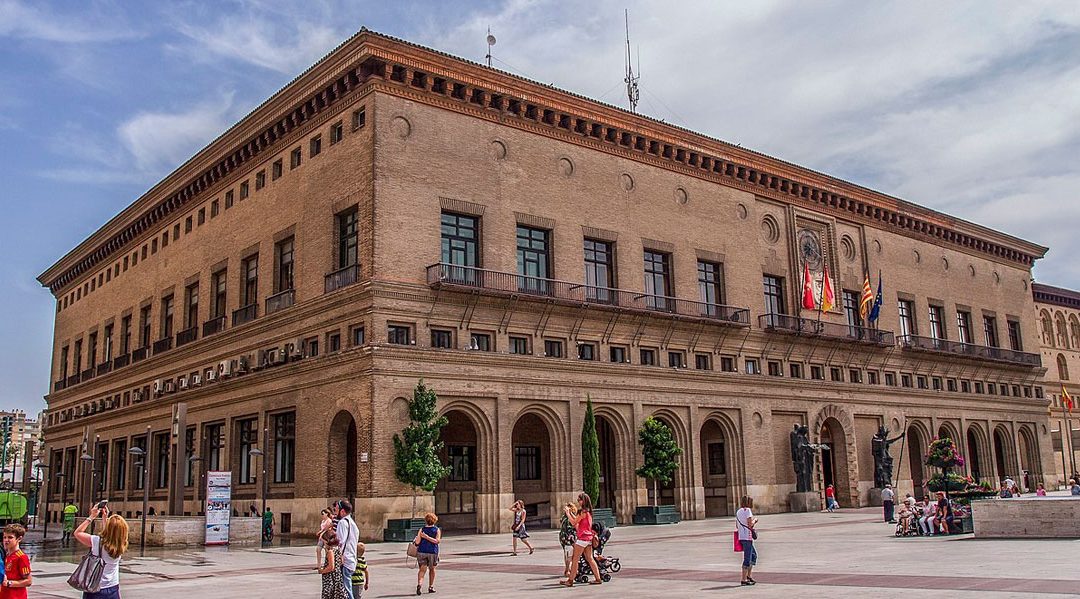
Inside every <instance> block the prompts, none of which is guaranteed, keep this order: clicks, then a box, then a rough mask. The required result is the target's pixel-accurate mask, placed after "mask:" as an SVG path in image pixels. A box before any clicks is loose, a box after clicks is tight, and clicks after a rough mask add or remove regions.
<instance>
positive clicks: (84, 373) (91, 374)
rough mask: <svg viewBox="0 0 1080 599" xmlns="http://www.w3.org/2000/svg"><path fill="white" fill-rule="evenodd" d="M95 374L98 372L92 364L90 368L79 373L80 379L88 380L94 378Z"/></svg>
mask: <svg viewBox="0 0 1080 599" xmlns="http://www.w3.org/2000/svg"><path fill="white" fill-rule="evenodd" d="M95 374H97V372H96V371H95V370H94V367H93V366H91V367H90V368H87V369H86V370H84V371H82V374H80V375H79V380H82V381H88V380H90V379H92V378H94V375H95Z"/></svg>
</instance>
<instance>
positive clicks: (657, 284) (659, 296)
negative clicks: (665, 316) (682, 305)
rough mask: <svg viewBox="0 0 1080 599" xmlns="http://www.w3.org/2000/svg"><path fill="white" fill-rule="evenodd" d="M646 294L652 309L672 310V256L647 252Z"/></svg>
mask: <svg viewBox="0 0 1080 599" xmlns="http://www.w3.org/2000/svg"><path fill="white" fill-rule="evenodd" d="M645 294H646V296H647V297H646V304H647V305H648V307H649V308H650V309H653V310H670V309H672V306H670V305H669V298H670V296H671V295H673V293H672V285H671V254H668V253H665V252H657V251H652V250H645Z"/></svg>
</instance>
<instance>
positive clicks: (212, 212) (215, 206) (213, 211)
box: [162, 200, 221, 241]
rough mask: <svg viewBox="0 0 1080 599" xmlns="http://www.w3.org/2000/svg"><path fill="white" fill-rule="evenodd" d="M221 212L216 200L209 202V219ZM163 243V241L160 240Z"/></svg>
mask: <svg viewBox="0 0 1080 599" xmlns="http://www.w3.org/2000/svg"><path fill="white" fill-rule="evenodd" d="M220 212H221V204H220V203H218V201H217V200H214V201H213V202H210V218H217V215H218V214H219V213H220ZM162 241H164V240H162Z"/></svg>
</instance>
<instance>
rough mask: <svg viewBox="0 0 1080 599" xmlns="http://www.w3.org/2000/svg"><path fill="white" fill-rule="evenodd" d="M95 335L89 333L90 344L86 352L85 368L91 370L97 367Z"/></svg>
mask: <svg viewBox="0 0 1080 599" xmlns="http://www.w3.org/2000/svg"><path fill="white" fill-rule="evenodd" d="M97 336H98V334H97V333H90V337H89V339H90V343H89V345H88V347H87V352H86V366H87V368H93V367H94V366H97Z"/></svg>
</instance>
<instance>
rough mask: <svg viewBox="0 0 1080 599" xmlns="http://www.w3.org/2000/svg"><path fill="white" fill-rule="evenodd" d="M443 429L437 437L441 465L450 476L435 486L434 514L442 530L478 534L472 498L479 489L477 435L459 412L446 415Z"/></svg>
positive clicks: (469, 421)
mask: <svg viewBox="0 0 1080 599" xmlns="http://www.w3.org/2000/svg"><path fill="white" fill-rule="evenodd" d="M446 421H447V422H446V426H444V427H443V429H442V431H441V432H440V435H439V440H440V441H442V442H443V449H442V454H441V455H440V456H439V457H440V458H441V459H442V460H443V463H444V464H446V465H447V466H449V467H450V474H449V475H448V476H447V477H446V478H444V479H442V480H440V481H439V484H438V485H436V486H435V512H436V513H437V514H439V522H440V525H441V526H442V527H443V528H444V529H446V530H469V531H473V532H479V526H480V523H479V522H478V521H477V516H476V494H477V492H478V491H479V489H480V484H479V473H478V471H477V447H478V445H479V443H478V439H477V437H478V435H477V432H476V427H475V426H474V425H473V422H472V420H471V419H470V418H469V416H468V415H466V414H465V413H464V412H462V411H461V410H450V411H449V412H447V413H446Z"/></svg>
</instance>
